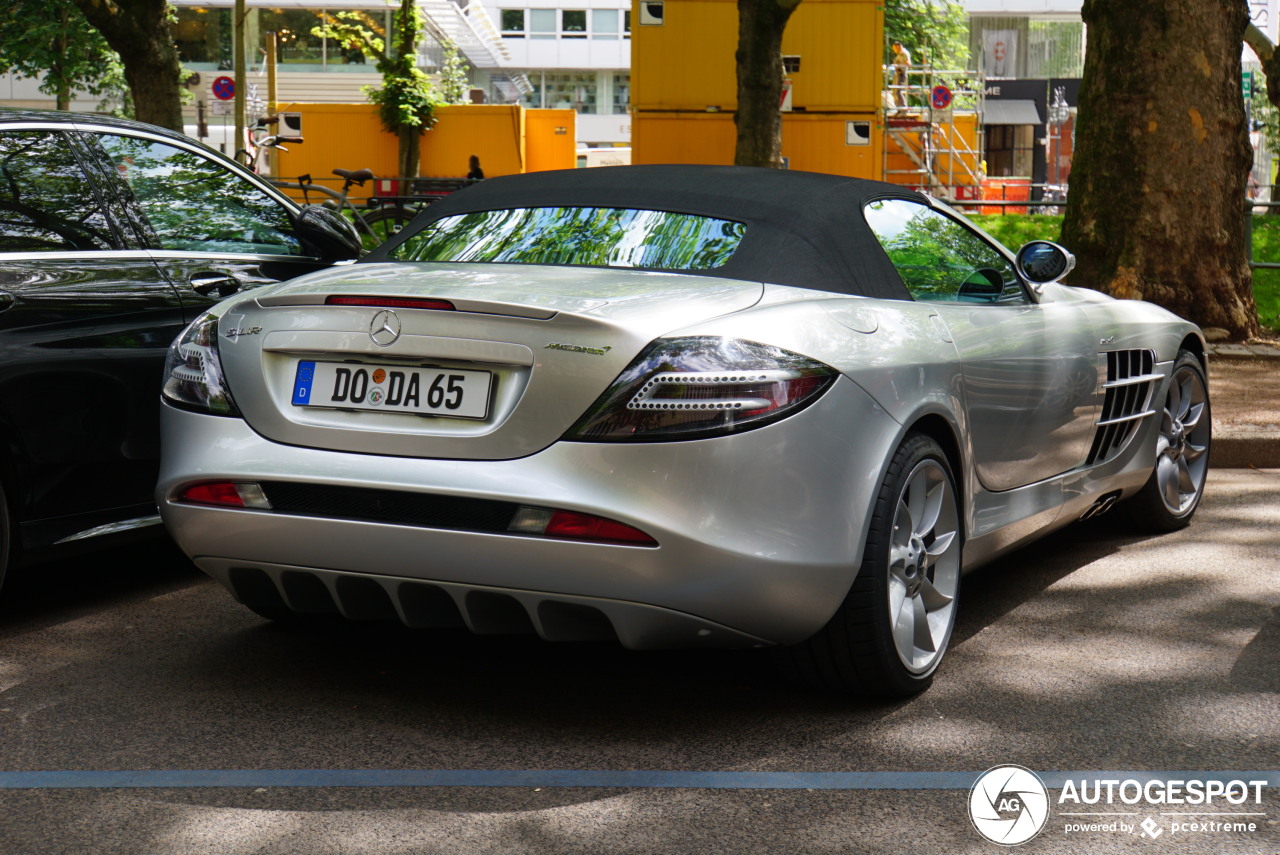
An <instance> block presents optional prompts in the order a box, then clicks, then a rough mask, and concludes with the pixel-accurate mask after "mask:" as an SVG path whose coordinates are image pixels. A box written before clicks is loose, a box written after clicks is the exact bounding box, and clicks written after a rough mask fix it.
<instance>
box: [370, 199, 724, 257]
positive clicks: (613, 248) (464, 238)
mask: <svg viewBox="0 0 1280 855" xmlns="http://www.w3.org/2000/svg"><path fill="white" fill-rule="evenodd" d="M746 229H747V227H746V225H745V224H743V223H738V222H733V221H731V220H718V219H714V218H712V217H699V216H695V215H693V214H673V213H670V212H667V211H641V210H635V209H631V208H506V209H503V210H500V211H475V212H473V213H470V214H456V215H454V216H452V217H444V218H442V219H439V220H436V221H435V222H434V223H431V224H430V225H428V226H427V227H426V228H424V229H423V230H422V231H420V232H418V233H417V234H415V235H413V236H412V237H410V238H409V239H408V240H406V241H405V242H404V243H402V244H400V245H399V246H397V247H396V248H395V249H394V250H392V251H391V257H392V258H395V259H399V260H401V261H490V262H505V263H510V264H578V265H587V266H590V267H640V268H653V269H659V270H709V269H712V268H716V267H723V266H724V265H725V264H726V263H727V262H728V261H729V259H730V258H731V257H732V256H733V253H734V251H736V250H737V248H738V244H739V243H740V242H741V241H742V235H743V233H744V232H745V231H746Z"/></svg>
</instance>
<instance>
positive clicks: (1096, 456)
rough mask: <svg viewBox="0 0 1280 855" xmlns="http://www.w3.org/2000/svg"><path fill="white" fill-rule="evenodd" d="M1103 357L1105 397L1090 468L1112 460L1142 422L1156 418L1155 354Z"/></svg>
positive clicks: (1122, 352) (1134, 352)
mask: <svg viewBox="0 0 1280 855" xmlns="http://www.w3.org/2000/svg"><path fill="white" fill-rule="evenodd" d="M1102 355H1103V356H1105V357H1106V358H1107V381H1106V383H1104V384H1103V387H1102V388H1103V389H1104V390H1105V393H1106V394H1105V397H1104V398H1103V401H1102V415H1101V417H1100V418H1099V419H1098V424H1097V428H1098V430H1097V433H1096V434H1094V437H1093V447H1092V448H1090V449H1089V459H1088V461H1087V464H1086V465H1089V466H1093V465H1095V464H1098V463H1104V462H1106V461H1107V460H1110V459H1111V458H1113V457H1115V456H1116V454H1117V453H1118V452H1119V451H1120V449H1121V448H1122V447H1123V446H1124V444H1125V443H1126V442H1127V441H1128V440H1129V437H1131V436H1133V434H1134V433H1135V432H1136V431H1137V429H1138V425H1139V424H1141V423H1142V420H1143V419H1145V418H1147V417H1148V416H1151V415H1154V414H1155V410H1153V409H1152V408H1151V396H1152V392H1153V391H1154V389H1155V387H1156V383H1157V381H1159V380H1160V379H1161V375H1159V374H1156V373H1155V354H1154V353H1152V352H1151V351H1149V350H1113V351H1110V352H1108V353H1104V354H1102Z"/></svg>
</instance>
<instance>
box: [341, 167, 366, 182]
mask: <svg viewBox="0 0 1280 855" xmlns="http://www.w3.org/2000/svg"><path fill="white" fill-rule="evenodd" d="M333 174H334V175H336V176H338V177H339V178H345V179H347V180H348V181H354V182H355V183H357V184H364V183H365V182H366V181H368V180H369V179H370V178H372V177H373V170H371V169H357V170H355V171H354V172H353V171H351V170H350V169H335V170H333Z"/></svg>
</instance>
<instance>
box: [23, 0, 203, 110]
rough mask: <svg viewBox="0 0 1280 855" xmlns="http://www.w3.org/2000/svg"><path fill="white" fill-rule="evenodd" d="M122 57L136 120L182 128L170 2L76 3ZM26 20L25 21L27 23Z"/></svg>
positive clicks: (106, 0)
mask: <svg viewBox="0 0 1280 855" xmlns="http://www.w3.org/2000/svg"><path fill="white" fill-rule="evenodd" d="M72 2H73V3H74V4H75V6H76V7H77V8H78V9H79V10H80V11H81V13H82V14H83V15H84V17H85V19H86V20H88V22H89V23H90V24H91V25H93V27H94V28H95V29H96V30H97V31H98V32H100V33H102V36H103V38H105V39H106V41H107V44H109V45H110V46H111V49H112V50H114V51H115V52H116V53H117V54H119V56H120V63H121V65H123V66H124V79H125V80H126V81H127V83H128V85H129V93H130V95H131V97H132V98H133V107H134V114H135V116H136V117H137V118H138V119H140V120H141V121H144V122H150V123H151V124H153V125H159V126H160V127H162V128H169V129H171V130H175V131H181V130H182V66H181V64H180V63H179V62H178V49H177V46H176V45H175V44H174V41H173V33H172V31H171V29H170V26H169V25H170V18H171V16H172V14H173V10H172V9H171V8H170V7H169V3H168V0H72ZM24 22H25V21H24Z"/></svg>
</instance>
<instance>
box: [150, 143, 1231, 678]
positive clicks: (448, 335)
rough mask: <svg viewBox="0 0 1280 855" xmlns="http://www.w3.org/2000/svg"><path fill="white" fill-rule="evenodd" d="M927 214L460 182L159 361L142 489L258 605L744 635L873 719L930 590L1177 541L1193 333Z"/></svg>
mask: <svg viewBox="0 0 1280 855" xmlns="http://www.w3.org/2000/svg"><path fill="white" fill-rule="evenodd" d="M1073 263H1074V260H1073V258H1072V257H1071V255H1070V254H1069V253H1067V252H1066V251H1065V250H1063V249H1062V248H1060V247H1058V246H1056V245H1054V244H1051V243H1045V242H1037V243H1032V244H1028V245H1027V246H1025V247H1023V248H1022V250H1021V251H1020V252H1019V253H1018V255H1017V256H1016V257H1015V256H1012V255H1010V254H1009V253H1008V252H1007V251H1006V250H1005V249H1003V248H1002V247H1000V246H999V245H998V244H996V243H995V242H994V241H992V240H991V239H990V238H988V237H987V236H985V235H984V234H983V233H982V232H980V231H978V230H977V229H975V228H974V227H972V226H971V225H969V224H968V223H967V222H966V221H965V220H964V219H963V218H962V217H960V216H958V215H956V214H955V213H953V212H952V211H951V210H949V209H948V208H947V207H945V206H944V205H942V204H940V203H939V202H937V201H936V200H934V199H931V198H930V197H928V196H926V195H922V194H919V193H915V192H912V191H909V190H905V189H902V188H899V187H895V186H892V185H887V184H880V183H875V182H868V181H862V180H857V179H852V178H842V177H835V176H829V175H818V174H812V173H799V172H786V171H774V170H755V169H741V168H734V167H713V166H638V167H616V168H605V169H588V170H570V171H566V172H550V173H540V174H531V175H523V176H514V177H509V178H497V179H490V180H488V181H484V182H481V183H479V184H477V185H475V186H473V187H470V188H468V189H466V190H463V191H461V192H458V193H456V194H454V195H453V196H451V197H449V198H447V199H446V200H444V201H441V202H438V203H436V204H434V205H432V206H431V207H430V208H429V209H427V210H426V211H425V212H423V213H422V214H420V215H419V216H418V218H417V219H416V220H414V221H413V223H411V224H410V226H409V227H407V228H406V229H405V230H404V231H403V232H402V233H401V234H399V235H398V236H396V237H395V238H393V239H392V240H391V241H389V242H388V243H387V244H385V245H384V246H382V247H381V248H379V249H378V250H377V251H375V252H374V253H372V254H371V255H369V256H368V257H366V258H365V259H364V260H362V261H360V262H358V263H356V264H355V265H352V266H347V267H342V268H335V269H330V270H327V271H323V272H320V273H315V274H311V275H308V276H304V277H302V278H300V279H295V280H293V281H291V282H288V283H284V284H280V285H272V286H269V287H264V288H261V289H259V290H257V291H255V292H252V293H250V294H241V295H237V296H235V297H233V298H231V299H229V300H227V301H225V302H223V303H221V304H219V305H218V306H216V307H215V308H214V310H213V311H211V312H209V313H208V314H205V315H204V316H202V317H201V318H199V319H198V320H196V321H195V322H194V323H193V324H191V326H190V327H189V328H188V329H187V330H186V331H185V332H184V333H183V335H182V336H181V337H180V338H179V339H178V341H177V342H175V343H174V345H173V348H172V349H171V351H170V356H169V365H168V369H167V371H166V375H165V376H166V382H165V386H164V401H165V404H166V406H165V407H164V459H163V471H162V474H161V479H160V484H159V487H158V499H159V504H160V508H161V511H162V513H163V516H164V519H165V522H166V523H167V524H168V526H169V529H170V531H171V532H172V533H173V535H174V537H175V538H176V539H177V541H178V543H179V544H180V545H181V546H182V548H183V549H184V550H185V551H186V552H187V553H188V554H189V555H190V556H191V557H192V559H194V561H195V562H196V564H198V565H199V566H200V567H201V569H203V570H204V571H205V572H206V573H208V574H209V575H211V576H213V577H214V578H215V579H217V580H218V581H219V582H221V583H222V584H223V585H225V586H226V587H227V588H228V589H229V590H230V591H231V593H232V594H233V595H234V596H235V597H236V598H237V599H238V600H239V601H240V602H242V603H244V604H245V605H246V606H248V607H249V608H251V609H253V610H254V611H256V612H258V613H259V614H261V615H264V616H266V617H269V618H273V619H279V620H300V619H302V618H304V617H306V616H315V615H333V614H339V615H342V616H344V617H347V618H352V619H356V620H366V619H387V620H398V621H402V622H404V623H405V624H408V625H409V626H415V627H435V626H462V625H465V626H466V627H468V628H470V629H471V630H473V631H475V632H478V633H513V632H528V633H536V634H537V635H539V636H541V637H542V638H544V639H548V640H576V639H616V640H617V641H619V642H621V643H622V644H623V645H625V646H627V647H632V648H658V647H697V646H722V647H724V646H728V647H761V646H772V647H777V648H779V649H780V650H781V651H782V656H781V657H780V658H781V659H783V660H785V661H786V662H787V663H789V666H790V667H792V668H793V669H794V670H795V671H796V672H797V673H798V674H799V675H801V676H802V677H805V678H807V679H809V680H810V681H812V682H814V683H817V684H820V685H823V686H827V687H830V688H833V689H837V690H842V691H853V692H861V693H869V694H880V695H906V694H910V693H913V692H918V691H920V690H922V689H923V688H925V687H926V686H927V685H928V684H929V682H930V681H931V679H932V677H933V675H934V672H935V671H936V670H937V668H938V666H939V663H940V662H941V661H942V658H943V655H944V653H945V652H946V650H947V643H948V641H949V639H950V636H951V632H952V626H953V624H954V621H955V616H956V607H957V595H958V594H959V592H960V577H961V574H962V573H964V572H965V571H967V570H970V569H972V568H974V567H976V566H978V565H980V564H982V563H983V562H987V561H990V560H991V559H993V558H995V557H996V556H999V555H1001V554H1003V553H1006V552H1008V551H1009V550H1011V549H1014V548H1016V547H1018V546H1021V545H1023V544H1025V543H1027V542H1029V541H1031V540H1033V539H1035V538H1038V537H1041V536H1043V535H1044V534H1046V533H1048V532H1051V531H1053V530H1054V529H1057V528H1060V527H1062V526H1065V525H1068V524H1070V523H1071V522H1073V521H1075V520H1079V519H1082V518H1086V517H1090V516H1093V515H1095V514H1098V513H1101V512H1103V511H1106V510H1108V509H1109V508H1111V507H1112V506H1113V505H1119V506H1120V507H1122V508H1123V509H1124V510H1125V511H1126V513H1127V514H1128V517H1129V519H1130V520H1131V521H1132V522H1133V524H1134V525H1135V526H1137V527H1140V528H1142V529H1145V530H1148V531H1151V530H1155V531H1160V530H1171V529H1175V528H1179V527H1181V526H1184V525H1186V524H1187V523H1188V522H1189V520H1190V519H1191V516H1192V514H1193V513H1194V512H1195V510H1196V506H1197V504H1198V503H1199V501H1200V496H1201V493H1202V490H1203V488H1204V483H1205V474H1206V467H1207V466H1208V450H1209V437H1210V418H1209V398H1208V391H1207V384H1206V380H1205V362H1204V359H1205V357H1204V344H1203V341H1202V339H1201V336H1200V332H1199V330H1198V329H1197V328H1196V327H1195V326H1194V325H1193V324H1190V323H1188V322H1186V321H1183V320H1181V319H1179V318H1178V317H1175V316H1174V315H1172V314H1170V313H1169V312H1167V311H1165V310H1163V309H1160V308H1158V307H1156V306H1152V305H1149V304H1145V303H1140V302H1132V301H1116V300H1112V299H1110V298H1108V297H1106V296H1103V295H1101V294H1099V293H1097V292H1094V291H1090V290H1083V289H1080V290H1078V289H1076V288H1071V287H1067V286H1065V285H1062V284H1060V283H1059V280H1060V279H1061V278H1062V277H1063V276H1065V275H1066V274H1067V273H1068V272H1069V271H1070V269H1071V266H1072V264H1073Z"/></svg>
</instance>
